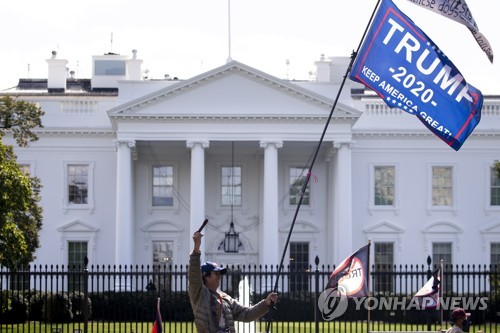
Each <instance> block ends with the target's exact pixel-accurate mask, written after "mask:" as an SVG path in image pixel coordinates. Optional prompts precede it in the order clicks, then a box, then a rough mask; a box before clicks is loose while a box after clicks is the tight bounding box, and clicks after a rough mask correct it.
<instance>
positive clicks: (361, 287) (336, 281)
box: [326, 244, 370, 298]
mask: <svg viewBox="0 0 500 333" xmlns="http://www.w3.org/2000/svg"><path fill="white" fill-rule="evenodd" d="M369 248H370V244H368V245H365V246H363V247H362V248H360V249H359V250H358V251H356V252H354V253H353V254H351V255H350V256H349V257H347V258H346V259H344V261H342V263H341V264H340V265H338V267H337V268H336V269H335V270H334V271H333V272H332V274H331V275H330V278H329V280H328V284H327V285H326V288H336V289H338V290H339V291H340V292H341V294H342V295H344V296H346V297H348V298H352V297H363V296H368V266H369V264H368V260H369V259H368V258H369V255H368V253H369Z"/></svg>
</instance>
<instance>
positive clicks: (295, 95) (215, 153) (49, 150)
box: [1, 51, 500, 265]
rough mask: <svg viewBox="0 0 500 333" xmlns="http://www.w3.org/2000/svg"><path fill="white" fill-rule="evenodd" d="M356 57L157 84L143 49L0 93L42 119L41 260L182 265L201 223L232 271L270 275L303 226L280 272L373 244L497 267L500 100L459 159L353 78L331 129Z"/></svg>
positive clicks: (410, 257)
mask: <svg viewBox="0 0 500 333" xmlns="http://www.w3.org/2000/svg"><path fill="white" fill-rule="evenodd" d="M348 61H349V59H348V58H325V57H322V58H321V59H320V60H319V61H317V62H316V67H317V72H316V78H315V79H314V80H312V81H300V82H299V81H288V80H283V79H279V78H276V77H273V76H271V75H268V74H266V73H264V72H261V71H259V70H258V69H255V68H252V67H249V66H247V65H245V64H242V63H239V62H237V61H231V62H228V63H226V64H225V65H223V66H221V67H219V68H215V69H213V70H210V71H208V72H205V73H202V74H200V75H198V76H196V77H193V78H190V79H187V80H178V79H167V78H166V79H162V80H152V79H144V78H143V77H142V69H141V64H142V60H140V59H138V58H137V53H136V52H135V51H134V52H133V55H132V56H131V57H130V56H123V55H117V54H106V55H101V56H94V57H93V70H92V73H93V74H92V77H91V78H90V79H80V78H74V77H73V74H72V72H70V73H71V74H70V75H68V70H67V68H66V66H67V61H66V60H64V59H59V58H58V57H57V54H56V53H55V52H53V54H52V57H51V58H50V59H48V60H47V63H48V78H47V79H20V80H19V85H18V86H17V87H15V88H13V89H9V90H4V91H2V92H1V95H11V96H15V97H18V98H21V99H23V100H27V101H31V102H36V103H39V105H40V107H41V108H42V109H43V110H44V111H45V113H46V114H45V116H44V117H43V124H44V127H43V128H40V129H37V130H36V132H37V133H38V135H39V137H40V139H39V140H38V141H36V142H34V143H32V144H31V145H30V146H29V147H27V148H18V147H16V149H15V152H16V154H17V156H18V161H19V163H20V164H21V165H22V166H23V167H24V168H25V169H26V170H29V172H30V173H31V174H32V175H34V176H37V177H39V178H40V179H41V182H42V184H43V189H42V192H41V195H42V201H41V205H42V206H43V210H44V213H43V216H44V220H43V228H42V230H41V233H40V239H41V244H42V245H41V247H40V248H39V249H38V251H37V254H36V257H37V259H36V262H35V264H63V265H67V264H73V263H79V262H81V260H82V258H83V257H85V256H87V257H88V259H89V262H90V264H98V265H101V264H119V265H130V264H134V265H135V264H138V265H151V264H165V263H173V264H181V265H184V264H187V261H188V254H189V252H190V251H191V249H192V238H191V236H192V234H193V233H194V231H196V230H197V229H198V228H199V227H200V225H201V224H202V222H203V220H204V219H205V218H207V219H208V220H209V223H208V225H207V227H206V228H205V229H204V231H203V232H204V234H205V237H204V242H203V247H204V248H203V257H204V259H205V260H212V261H217V262H221V263H224V264H262V265H276V264H278V263H279V262H280V259H281V256H282V253H283V251H284V247H285V242H286V239H287V237H288V235H289V232H290V228H291V226H292V223H293V222H294V220H295V224H294V226H293V232H292V233H291V238H290V244H289V247H288V251H287V252H286V255H285V262H284V263H285V265H287V264H289V263H294V264H313V263H314V258H315V257H316V256H318V258H319V259H320V264H325V265H326V264H328V265H333V264H338V263H339V262H340V261H341V260H342V259H344V258H345V257H346V256H347V255H349V254H350V253H352V252H354V251H355V250H357V249H358V248H359V247H361V246H363V245H365V244H366V243H367V242H368V240H369V239H370V240H371V242H372V248H371V256H372V261H371V262H372V263H389V264H396V265H399V264H419V265H421V264H425V262H426V259H427V256H429V255H430V256H431V257H432V258H433V259H434V260H435V261H437V260H439V259H441V258H442V259H444V260H445V262H446V263H451V264H487V265H488V264H490V263H500V179H499V178H498V177H497V176H496V175H495V173H494V172H492V165H493V163H494V161H495V160H498V159H500V96H485V103H484V106H483V110H482V120H481V122H480V124H479V125H478V127H477V128H476V129H475V131H474V132H473V133H472V135H471V136H470V137H469V138H468V140H467V141H466V142H465V144H464V145H463V147H462V148H461V149H460V150H459V151H458V152H457V151H454V150H453V149H451V148H450V147H448V146H447V145H446V144H445V143H443V142H442V141H441V140H439V139H438V138H437V137H436V136H434V135H433V134H432V133H431V132H430V131H428V130H427V129H426V128H425V127H424V126H423V125H422V124H421V122H420V121H418V119H417V118H416V117H414V116H412V115H409V114H407V113H405V112H402V111H400V110H398V109H389V108H387V107H386V106H385V104H383V102H382V101H381V100H380V98H378V97H376V96H374V95H373V94H372V93H370V92H368V91H365V90H364V89H363V87H362V86H360V85H359V84H357V83H354V82H350V81H349V80H347V81H346V82H345V85H344V87H343V89H342V90H341V94H340V97H339V99H338V103H337V104H336V105H335V109H334V112H333V115H332V117H331V121H330V122H329V123H328V119H329V116H330V111H331V109H332V107H333V105H334V102H335V99H336V97H337V93H338V91H339V88H340V85H341V82H342V80H343V77H344V75H345V71H346V68H347V64H348ZM326 126H327V127H326ZM325 128H326V131H325V135H324V138H323V140H322V144H321V145H319V142H320V139H321V135H322V133H323V131H324V129H325ZM4 143H6V144H14V142H13V140H12V138H11V137H5V138H4ZM316 151H317V157H316V159H315V160H314V161H315V162H314V166H313V168H312V174H311V175H310V182H309V187H308V190H307V191H306V192H305V193H304V196H303V198H302V202H301V205H300V209H299V210H298V214H297V217H296V219H294V216H295V214H296V212H297V204H298V202H299V199H300V196H299V195H298V192H300V190H301V187H302V186H301V184H302V183H303V181H304V179H305V178H304V177H305V176H307V174H308V170H309V169H308V168H309V166H310V165H311V163H312V161H313V159H314V157H315V152H316ZM231 222H232V223H233V226H234V231H236V232H237V233H238V237H239V240H238V242H237V247H236V249H233V252H226V251H225V249H224V245H229V244H225V234H226V233H227V232H228V231H229V229H230V225H231ZM235 251H237V252H235Z"/></svg>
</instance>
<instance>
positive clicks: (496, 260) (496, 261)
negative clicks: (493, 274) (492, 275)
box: [490, 243, 500, 270]
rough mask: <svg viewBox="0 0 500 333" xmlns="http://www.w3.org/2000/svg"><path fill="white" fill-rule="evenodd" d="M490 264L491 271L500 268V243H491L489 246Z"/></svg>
mask: <svg viewBox="0 0 500 333" xmlns="http://www.w3.org/2000/svg"><path fill="white" fill-rule="evenodd" d="M490 264H491V266H492V270H495V269H498V268H500V243H491V245H490Z"/></svg>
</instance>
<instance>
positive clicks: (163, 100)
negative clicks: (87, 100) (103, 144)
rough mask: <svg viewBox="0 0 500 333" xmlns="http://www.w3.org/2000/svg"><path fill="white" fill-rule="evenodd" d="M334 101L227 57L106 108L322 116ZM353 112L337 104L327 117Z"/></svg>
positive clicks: (163, 113) (164, 113)
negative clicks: (225, 60)
mask: <svg viewBox="0 0 500 333" xmlns="http://www.w3.org/2000/svg"><path fill="white" fill-rule="evenodd" d="M333 104H334V101H333V100H331V99H330V98H327V97H325V96H322V95H320V94H317V93H315V92H313V91H310V90H308V89H305V88H303V87H300V86H298V85H294V84H293V83H290V82H288V81H285V80H281V79H278V78H276V77H273V76H271V75H269V74H266V73H264V72H261V71H259V70H256V69H254V68H252V67H249V66H246V65H244V64H241V63H239V62H237V61H232V62H230V63H228V64H226V65H224V66H221V67H219V68H216V69H214V70H212V71H209V72H206V73H203V74H201V75H198V76H195V77H193V78H191V79H188V80H185V81H179V82H178V83H176V84H173V85H170V86H168V87H165V88H162V89H160V90H158V91H156V92H153V93H150V94H147V95H145V96H142V97H140V98H137V99H135V100H132V101H130V102H127V103H125V104H122V105H119V106H117V107H115V108H112V109H110V110H109V111H108V114H109V116H110V117H111V118H117V119H122V118H137V117H146V118H150V117H153V118H155V117H182V118H188V117H219V118H227V117H230V118H231V119H234V118H238V117H243V118H245V117H249V118H252V117H291V118H293V117H300V118H302V117H325V116H328V115H329V113H330V110H331V108H332V106H333ZM360 115H361V112H359V111H358V110H356V109H354V108H352V107H349V106H347V105H343V104H337V106H336V110H335V112H334V114H333V118H355V119H357V118H358V117H359V116H360Z"/></svg>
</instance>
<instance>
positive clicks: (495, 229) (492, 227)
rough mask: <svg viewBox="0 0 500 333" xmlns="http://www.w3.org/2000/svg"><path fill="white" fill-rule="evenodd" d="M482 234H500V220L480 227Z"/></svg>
mask: <svg viewBox="0 0 500 333" xmlns="http://www.w3.org/2000/svg"><path fill="white" fill-rule="evenodd" d="M479 231H480V232H481V233H482V234H498V233H500V222H495V223H491V224H488V225H486V226H484V227H482V228H480V229H479Z"/></svg>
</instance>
